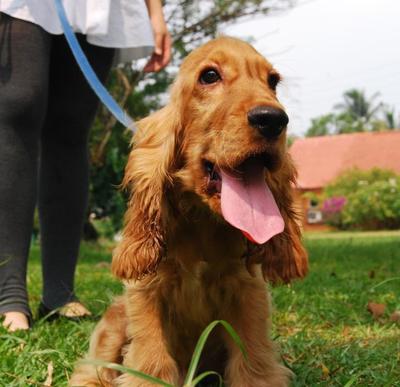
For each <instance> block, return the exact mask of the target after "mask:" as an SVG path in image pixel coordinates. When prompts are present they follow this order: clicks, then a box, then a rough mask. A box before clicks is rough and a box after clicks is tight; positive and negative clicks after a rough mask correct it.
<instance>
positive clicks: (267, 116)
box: [247, 106, 289, 139]
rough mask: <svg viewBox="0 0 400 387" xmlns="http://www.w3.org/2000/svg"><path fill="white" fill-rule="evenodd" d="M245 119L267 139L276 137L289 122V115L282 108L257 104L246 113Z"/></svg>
mask: <svg viewBox="0 0 400 387" xmlns="http://www.w3.org/2000/svg"><path fill="white" fill-rule="evenodd" d="M247 119H248V120H249V124H250V125H251V126H252V127H253V128H256V129H258V130H259V131H260V133H261V134H262V135H263V136H264V137H266V138H268V139H274V138H276V137H278V136H279V135H280V134H281V133H282V130H283V129H285V128H286V126H287V124H288V122H289V117H288V116H287V114H286V113H285V112H284V111H283V110H282V109H278V108H274V107H271V106H257V107H255V108H254V109H251V110H250V111H249V112H248V113H247Z"/></svg>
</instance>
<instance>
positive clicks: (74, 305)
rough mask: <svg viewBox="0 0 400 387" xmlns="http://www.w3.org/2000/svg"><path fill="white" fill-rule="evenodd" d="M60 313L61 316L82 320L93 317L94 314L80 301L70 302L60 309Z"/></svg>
mask: <svg viewBox="0 0 400 387" xmlns="http://www.w3.org/2000/svg"><path fill="white" fill-rule="evenodd" d="M58 313H59V315H60V316H62V317H67V318H80V317H87V316H91V315H92V313H91V312H90V311H89V310H88V309H87V308H86V307H85V306H84V305H82V304H81V303H80V302H78V301H72V302H68V303H67V304H65V305H64V306H62V307H61V308H60V309H59V311H58Z"/></svg>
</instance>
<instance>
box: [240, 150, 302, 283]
mask: <svg viewBox="0 0 400 387" xmlns="http://www.w3.org/2000/svg"><path fill="white" fill-rule="evenodd" d="M296 175H297V173H296V170H295V168H294V165H293V162H292V160H291V158H290V156H289V155H288V154H286V155H285V160H284V162H283V167H282V168H281V169H280V170H279V172H277V173H275V174H270V175H269V176H268V185H269V187H270V189H271V191H272V193H273V195H274V198H275V200H276V202H277V204H278V207H279V210H280V212H281V215H282V217H283V219H284V221H285V229H284V231H283V233H281V234H278V235H276V236H274V237H273V238H272V239H271V240H269V241H268V242H267V243H265V244H264V245H263V246H260V247H255V246H253V251H250V256H249V258H248V264H249V263H253V262H257V263H261V264H262V270H263V275H264V278H265V279H268V280H269V281H271V282H272V283H277V282H284V283H288V282H290V281H291V280H293V279H296V278H303V277H304V276H305V275H306V274H307V272H308V256H307V252H306V250H305V248H304V246H303V244H302V240H301V229H300V219H301V217H300V215H299V213H298V210H297V209H296V208H295V205H294V184H295V180H296Z"/></svg>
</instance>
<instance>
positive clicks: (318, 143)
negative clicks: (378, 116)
mask: <svg viewBox="0 0 400 387" xmlns="http://www.w3.org/2000/svg"><path fill="white" fill-rule="evenodd" d="M289 153H290V154H291V155H292V157H293V160H294V162H295V164H296V167H297V170H298V173H299V176H298V180H297V183H298V186H299V188H302V189H316V188H322V187H324V186H325V185H327V184H328V183H330V182H331V181H332V180H334V179H335V178H336V177H337V176H338V175H340V174H341V173H342V172H343V171H345V170H346V169H351V168H359V169H362V170H368V169H371V168H374V167H377V168H382V169H391V170H394V171H395V172H397V173H399V174H400V131H387V132H368V133H351V134H340V135H335V136H323V137H308V138H300V139H297V140H296V141H295V142H294V143H293V145H292V146H291V147H290V150H289Z"/></svg>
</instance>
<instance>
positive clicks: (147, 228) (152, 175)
mask: <svg viewBox="0 0 400 387" xmlns="http://www.w3.org/2000/svg"><path fill="white" fill-rule="evenodd" d="M172 106H173V105H172V104H170V105H167V106H166V107H164V108H163V109H161V110H159V111H157V112H156V113H154V114H152V115H151V116H149V117H147V118H145V119H143V120H141V121H140V122H139V123H138V128H139V129H138V132H137V133H136V134H135V136H134V138H133V148H132V151H131V153H130V155H129V160H128V164H127V166H126V169H125V177H124V181H123V186H124V187H125V188H128V189H129V190H130V192H131V194H130V200H129V202H128V209H127V212H126V214H125V227H124V230H123V235H122V241H121V242H120V243H119V245H118V247H117V248H116V250H115V252H114V255H113V260H112V271H113V273H114V274H115V275H116V276H117V277H119V278H121V279H140V278H142V277H144V276H145V275H147V274H151V273H154V272H155V271H156V270H157V266H158V264H159V262H160V260H161V258H162V257H163V250H164V241H165V235H164V234H165V231H164V226H163V216H164V206H165V201H166V199H165V192H166V190H167V189H168V186H170V185H171V183H172V177H171V173H172V171H173V169H174V165H175V160H176V158H177V146H176V143H177V137H178V131H179V128H180V113H179V111H178V110H177V109H174V108H173V107H172Z"/></svg>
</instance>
